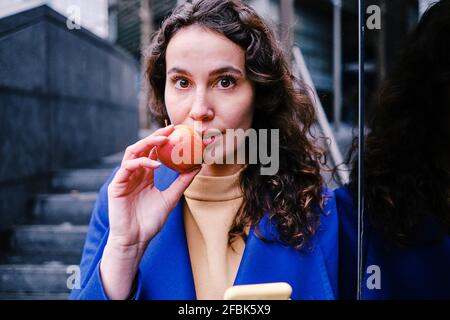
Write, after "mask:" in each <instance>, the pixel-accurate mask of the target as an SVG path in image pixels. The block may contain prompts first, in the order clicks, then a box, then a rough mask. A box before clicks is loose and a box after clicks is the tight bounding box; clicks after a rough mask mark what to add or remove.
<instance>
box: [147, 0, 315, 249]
mask: <svg viewBox="0 0 450 320" xmlns="http://www.w3.org/2000/svg"><path fill="white" fill-rule="evenodd" d="M194 24H195V25H200V26H202V27H205V28H207V29H208V30H212V31H214V32H217V33H219V34H221V35H224V36H226V37H227V38H228V39H230V40H231V41H233V42H234V43H236V44H238V45H239V46H241V47H242V48H243V49H245V50H246V73H247V77H248V78H249V80H250V81H251V82H252V83H253V84H254V87H255V95H254V96H255V101H254V107H255V112H254V119H253V128H254V129H262V128H265V129H272V128H276V129H279V135H280V167H279V171H278V173H277V174H276V175H272V176H269V175H260V167H261V164H257V165H253V164H250V165H248V166H247V168H246V169H245V170H243V172H242V174H241V176H240V184H241V188H242V190H243V192H244V204H243V210H241V211H240V212H241V213H239V214H238V215H237V216H236V219H235V221H234V224H233V227H232V229H231V230H230V233H229V234H230V241H232V240H233V239H234V238H235V237H236V236H242V237H243V238H244V239H245V238H246V236H245V233H244V230H245V226H248V225H250V224H251V225H254V226H255V225H257V223H258V222H259V221H260V219H261V218H262V216H263V214H264V212H265V211H269V212H270V214H271V216H273V217H274V218H275V219H276V221H277V224H278V232H279V234H280V237H281V240H282V241H283V242H286V243H287V244H289V245H292V246H294V247H297V248H302V247H304V245H305V244H306V243H307V242H308V240H309V239H310V238H311V237H312V236H313V234H314V233H315V231H316V229H317V227H318V225H319V216H320V214H319V212H318V210H317V209H318V206H319V207H322V205H323V201H322V196H321V187H322V182H323V181H322V177H321V175H320V164H321V161H322V157H323V155H322V152H321V151H320V150H319V149H318V148H317V147H316V146H315V145H314V144H312V142H311V141H310V140H309V139H308V138H309V132H310V128H311V125H312V124H313V123H314V120H315V114H314V109H313V106H312V105H311V103H310V101H309V100H308V98H307V96H306V95H305V94H304V93H303V91H300V90H299V89H298V88H295V87H294V81H295V78H294V77H293V76H292V74H291V73H290V71H289V68H288V64H287V62H286V60H285V58H284V56H283V53H282V50H281V48H280V46H279V44H278V43H277V41H276V40H275V38H274V35H273V33H272V31H271V30H270V29H269V27H268V26H267V25H266V24H265V22H264V21H263V20H262V19H261V18H260V17H259V16H258V15H257V13H256V12H255V11H254V10H253V9H252V8H251V7H249V6H248V5H246V4H245V3H244V2H242V1H237V0H225V1H224V0H198V1H196V0H194V1H192V3H190V2H187V3H185V4H183V5H180V6H178V7H177V8H176V9H175V10H174V11H173V13H172V14H171V15H170V16H169V17H168V18H167V19H166V20H165V21H164V22H163V24H162V26H161V28H160V29H159V30H158V31H157V32H156V33H155V34H154V36H153V38H152V44H151V45H150V47H149V48H148V52H147V57H146V62H147V70H146V75H147V77H148V80H149V84H150V87H151V95H152V96H151V98H152V103H151V109H152V112H153V114H154V115H155V117H156V118H157V120H158V121H159V122H160V124H161V125H162V124H163V119H165V118H168V116H167V111H166V109H165V107H164V87H165V72H166V70H165V69H166V66H165V50H166V48H167V45H168V43H169V41H170V39H171V37H172V36H173V35H174V34H175V33H176V32H177V31H178V30H180V29H181V28H183V27H186V26H189V25H194ZM268 140H270V139H268ZM268 142H269V141H268ZM267 150H270V146H268V148H267ZM256 231H257V234H258V235H259V236H261V233H260V230H258V229H256Z"/></svg>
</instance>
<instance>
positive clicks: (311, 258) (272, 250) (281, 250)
mask: <svg viewBox="0 0 450 320" xmlns="http://www.w3.org/2000/svg"><path fill="white" fill-rule="evenodd" d="M259 228H260V233H261V234H262V235H263V236H264V237H265V238H267V239H270V240H274V239H277V237H278V235H277V232H276V228H274V224H273V223H271V222H269V219H268V214H266V215H265V216H264V217H263V218H262V220H261V221H260V224H259ZM266 282H287V283H289V284H290V285H291V287H292V289H293V291H292V295H291V298H292V299H323V300H328V299H335V296H334V294H333V290H332V287H331V284H330V280H329V276H328V272H327V269H326V266H325V262H324V259H323V256H322V252H321V248H320V246H319V245H318V244H317V242H316V241H315V240H314V239H313V240H312V243H311V245H310V247H309V248H306V249H304V250H302V251H298V250H295V249H293V248H291V247H287V246H284V245H282V244H280V243H279V242H275V243H266V242H264V241H263V240H261V239H259V238H258V237H257V235H256V233H255V230H254V228H251V230H250V232H249V237H248V239H247V243H246V246H245V249H244V254H243V256H242V260H241V264H240V266H239V270H238V274H237V276H236V279H235V282H234V285H242V284H256V283H266Z"/></svg>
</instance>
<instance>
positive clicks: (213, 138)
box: [202, 136, 216, 146]
mask: <svg viewBox="0 0 450 320" xmlns="http://www.w3.org/2000/svg"><path fill="white" fill-rule="evenodd" d="M215 140H216V137H215V136H212V137H208V138H203V140H202V141H203V145H205V146H207V145H209V144H211V143H213V142H214V141H215Z"/></svg>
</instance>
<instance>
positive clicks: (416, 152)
mask: <svg viewBox="0 0 450 320" xmlns="http://www.w3.org/2000/svg"><path fill="white" fill-rule="evenodd" d="M398 58H399V59H398V63H397V64H396V66H395V70H393V72H392V74H391V76H390V77H389V78H388V79H387V80H386V82H385V83H384V85H383V86H382V88H381V91H380V94H379V96H378V100H377V101H375V103H374V110H373V112H374V113H373V116H372V117H371V118H370V120H369V121H368V122H369V123H368V126H369V128H370V132H369V133H368V135H367V138H366V142H365V157H364V166H365V169H364V170H365V181H364V189H365V199H364V201H365V208H366V212H367V214H368V215H369V219H370V221H371V223H372V224H373V225H374V226H375V227H376V228H377V229H378V230H379V231H380V232H382V234H383V235H384V237H385V238H386V239H387V240H388V241H390V242H393V243H395V244H396V245H399V246H405V245H408V244H411V243H412V242H413V241H414V235H415V230H419V229H420V223H421V222H423V221H424V220H425V219H427V218H429V217H433V218H434V219H436V220H437V221H439V224H440V225H441V226H442V227H443V228H444V230H446V232H449V231H450V206H449V175H448V173H447V172H446V171H445V170H443V169H441V168H440V167H439V165H438V164H437V159H438V157H439V153H440V152H442V150H443V148H448V144H449V138H448V134H446V132H445V126H446V124H445V121H446V120H445V119H444V116H443V115H445V114H446V113H447V114H448V109H449V103H450V101H448V97H446V96H445V94H446V92H448V90H449V88H450V81H449V80H450V77H449V76H450V73H449V72H450V1H449V0H443V1H441V2H439V3H438V4H436V5H434V6H433V7H431V9H429V10H428V11H427V12H426V13H425V14H424V15H423V17H422V19H421V21H420V23H419V25H418V26H417V28H416V29H415V30H414V32H413V33H412V34H411V35H410V37H409V39H408V41H407V43H406V46H405V47H404V48H403V51H402V52H401V54H400V56H399V57H398ZM447 121H448V120H447ZM447 125H448V124H447ZM355 147H356V145H354V147H353V150H352V151H354V150H355ZM351 154H352V152H351V153H350V156H351ZM356 186H357V161H355V162H354V164H353V171H352V174H351V184H350V187H351V189H352V190H353V194H356V193H355V190H356ZM416 228H419V229H416Z"/></svg>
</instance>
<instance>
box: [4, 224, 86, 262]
mask: <svg viewBox="0 0 450 320" xmlns="http://www.w3.org/2000/svg"><path fill="white" fill-rule="evenodd" d="M87 229H88V227H87V226H74V225H71V224H69V223H66V224H61V225H29V226H28V225H26V226H17V227H15V228H14V229H13V230H12V234H11V239H10V250H11V251H13V252H18V253H33V254H45V253H59V254H80V253H81V251H82V249H83V245H84V241H85V238H86V233H87Z"/></svg>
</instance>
